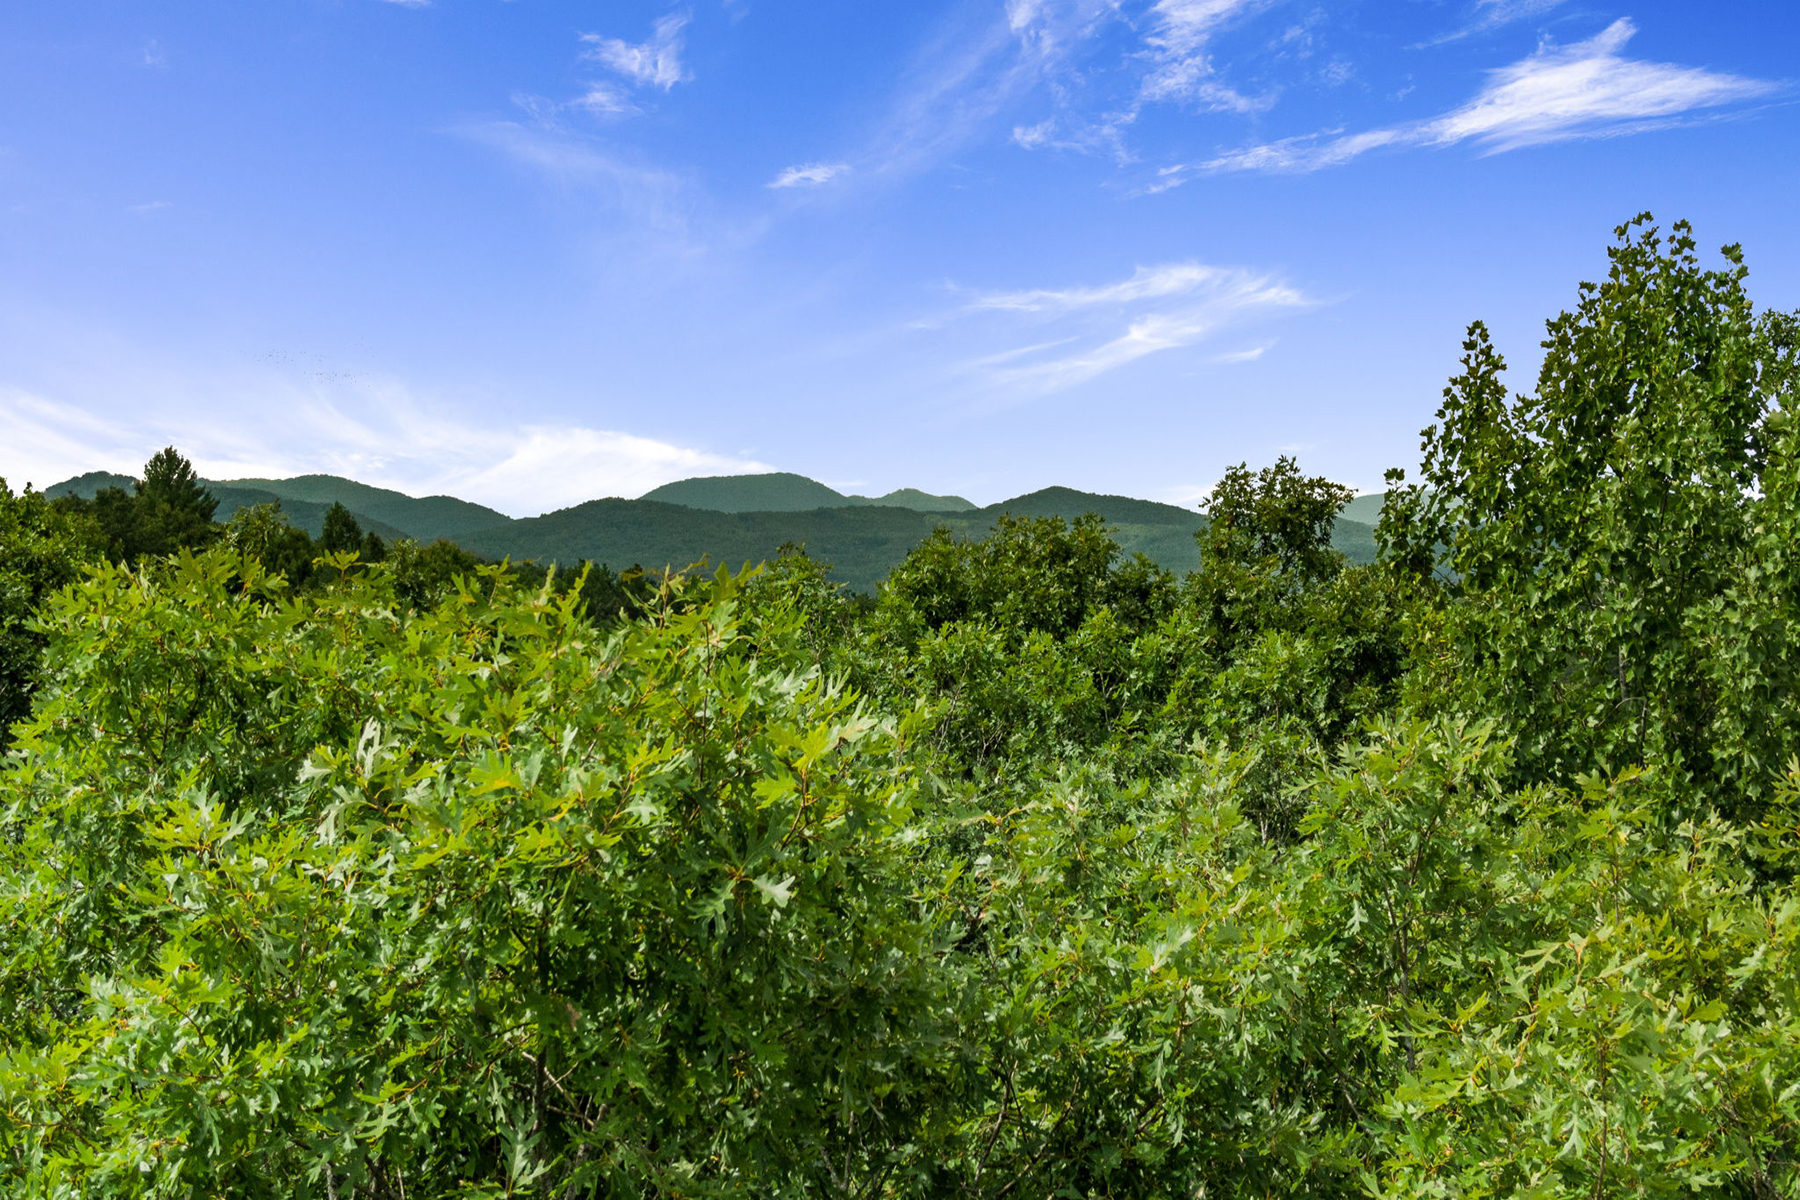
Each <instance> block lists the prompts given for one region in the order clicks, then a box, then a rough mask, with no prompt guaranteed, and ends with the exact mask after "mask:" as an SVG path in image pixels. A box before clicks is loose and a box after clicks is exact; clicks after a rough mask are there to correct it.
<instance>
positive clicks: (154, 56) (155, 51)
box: [141, 38, 169, 69]
mask: <svg viewBox="0 0 1800 1200" xmlns="http://www.w3.org/2000/svg"><path fill="white" fill-rule="evenodd" d="M141 61H142V62H143V64H144V65H145V66H146V67H150V68H152V69H160V68H162V67H166V66H168V65H169V55H168V53H167V52H166V51H164V50H163V48H162V43H161V42H159V41H157V40H156V39H155V38H151V39H150V40H149V41H147V42H145V43H144V53H143V58H142V60H141Z"/></svg>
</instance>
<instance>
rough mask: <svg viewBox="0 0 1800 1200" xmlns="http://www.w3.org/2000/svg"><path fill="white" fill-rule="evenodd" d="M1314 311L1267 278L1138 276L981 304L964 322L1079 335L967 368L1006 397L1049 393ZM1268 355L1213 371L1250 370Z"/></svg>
mask: <svg viewBox="0 0 1800 1200" xmlns="http://www.w3.org/2000/svg"><path fill="white" fill-rule="evenodd" d="M1313 303H1314V301H1313V300H1312V299H1310V298H1309V297H1307V296H1306V295H1305V294H1304V293H1302V292H1301V291H1300V290H1299V289H1297V288H1294V287H1292V286H1291V285H1289V284H1287V283H1285V282H1283V281H1282V280H1280V279H1278V278H1276V277H1275V276H1273V275H1271V274H1268V273H1266V272H1258V271H1251V270H1246V269H1244V268H1241V267H1214V266H1209V265H1207V264H1204V263H1195V262H1177V263H1165V264H1162V265H1159V266H1154V267H1138V268H1137V269H1136V270H1134V271H1133V272H1132V273H1131V275H1130V276H1128V277H1126V278H1124V279H1121V280H1117V281H1115V282H1112V283H1106V284H1099V285H1094V286H1082V287H1068V288H1033V289H1028V290H1021V291H1005V292H990V293H986V294H983V295H978V296H976V297H975V298H974V299H973V300H972V301H971V302H970V303H969V304H968V305H967V306H966V307H965V309H964V310H963V312H964V315H965V316H968V315H972V314H978V313H984V312H985V313H993V314H1012V315H1014V316H1015V317H1018V318H1024V319H1028V320H1030V321H1032V322H1034V323H1036V324H1038V325H1042V324H1043V323H1045V322H1049V323H1052V324H1054V325H1063V326H1065V327H1072V328H1073V329H1074V332H1072V333H1070V334H1069V335H1068V336H1064V337H1059V338H1054V339H1051V340H1039V341H1037V342H1034V343H1032V344H1030V345H1025V346H1020V347H1016V348H1013V349H1007V350H1003V351H1000V352H998V353H992V354H988V355H986V356H983V357H981V358H979V359H976V360H975V361H973V362H971V363H969V364H968V367H969V369H970V370H971V371H974V372H976V373H977V374H979V375H981V376H982V377H983V378H985V379H986V380H987V381H989V382H990V383H992V384H994V385H997V386H998V387H1000V388H1002V389H1008V390H1016V391H1024V392H1029V393H1039V394H1041V393H1047V392H1053V391H1058V390H1061V389H1064V388H1068V387H1073V386H1076V385H1077V384H1081V383H1085V382H1087V381H1089V380H1091V379H1094V378H1096V377H1098V376H1100V375H1104V374H1106V373H1107V372H1109V371H1114V370H1117V369H1118V368H1120V367H1124V366H1127V365H1129V364H1131V363H1134V362H1137V361H1138V360H1140V359H1143V358H1146V357H1148V356H1150V355H1153V354H1160V353H1163V352H1165V351H1170V350H1179V349H1182V348H1184V347H1187V346H1192V345H1195V344H1197V343H1200V342H1202V341H1205V340H1206V339H1208V338H1210V337H1211V336H1212V335H1214V334H1215V333H1217V332H1219V331H1221V330H1224V329H1227V328H1231V327H1235V326H1237V325H1239V324H1241V323H1243V322H1245V321H1250V320H1254V319H1257V318H1261V317H1268V316H1272V315H1275V314H1277V313H1280V312H1283V311H1292V310H1296V309H1300V308H1304V307H1307V306H1309V305H1311V304H1313ZM1070 347H1073V348H1070ZM1267 349H1268V345H1263V346H1259V347H1257V348H1255V349H1254V350H1252V351H1239V352H1237V353H1236V354H1232V355H1225V356H1221V357H1219V358H1216V359H1214V360H1213V361H1216V362H1226V361H1238V362H1241V361H1247V360H1248V359H1249V358H1253V357H1259V356H1260V355H1261V354H1262V353H1263V352H1264V351H1266V350H1267Z"/></svg>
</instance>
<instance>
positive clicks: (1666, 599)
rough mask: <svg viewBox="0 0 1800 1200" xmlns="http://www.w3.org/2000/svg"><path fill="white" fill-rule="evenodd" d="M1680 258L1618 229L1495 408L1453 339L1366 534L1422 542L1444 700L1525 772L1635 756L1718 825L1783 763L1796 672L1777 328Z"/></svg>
mask: <svg viewBox="0 0 1800 1200" xmlns="http://www.w3.org/2000/svg"><path fill="white" fill-rule="evenodd" d="M1694 246H1695V243H1694V239H1693V237H1692V234H1691V231H1690V230H1689V229H1688V227H1687V226H1686V225H1684V224H1678V225H1677V226H1676V227H1675V229H1674V232H1673V236H1672V237H1670V238H1669V239H1667V240H1666V241H1665V239H1664V238H1662V236H1661V235H1660V234H1659V233H1658V231H1657V230H1656V228H1655V227H1654V226H1652V225H1650V224H1649V220H1648V218H1647V217H1640V218H1638V219H1637V220H1636V221H1633V222H1632V223H1631V224H1629V225H1626V226H1621V227H1620V228H1619V230H1618V244H1617V245H1616V246H1614V247H1613V248H1612V249H1611V250H1610V251H1609V256H1610V258H1611V269H1610V271H1609V273H1608V277H1607V281H1606V282H1605V283H1603V284H1600V285H1594V284H1584V285H1582V288H1581V300H1580V304H1579V306H1578V307H1577V309H1576V311H1575V312H1573V313H1564V314H1562V315H1561V316H1560V317H1558V318H1556V319H1555V320H1553V321H1551V322H1550V323H1549V326H1548V337H1547V339H1546V341H1545V342H1544V348H1545V356H1544V362H1543V366H1542V368H1541V370H1540V372H1539V376H1538V386H1537V390H1536V393H1535V394H1533V395H1531V396H1522V397H1519V398H1518V399H1517V401H1516V402H1509V401H1508V399H1507V395H1506V391H1505V388H1504V386H1503V385H1502V383H1501V382H1500V376H1501V372H1502V371H1503V370H1504V366H1505V364H1504V362H1503V360H1502V359H1501V358H1500V356H1499V355H1498V354H1497V353H1496V352H1495V351H1494V349H1493V347H1492V346H1491V344H1490V343H1489V341H1488V337H1487V331H1486V330H1485V328H1483V327H1482V326H1481V325H1480V324H1477V325H1475V326H1473V327H1472V328H1471V330H1470V334H1469V340H1468V341H1467V342H1466V343H1465V346H1464V350H1465V356H1464V359H1463V373H1462V374H1461V375H1460V376H1458V377H1457V378H1456V379H1453V380H1452V381H1451V383H1450V386H1449V387H1448V388H1446V389H1445V392H1444V404H1443V407H1442V408H1441V409H1440V410H1439V413H1438V417H1439V423H1438V424H1437V425H1435V426H1433V427H1432V428H1431V429H1429V430H1427V431H1426V437H1425V443H1424V450H1425V462H1424V468H1423V479H1422V482H1421V483H1420V484H1419V485H1415V486H1414V487H1411V488H1406V489H1400V490H1399V491H1398V492H1396V493H1394V494H1392V495H1391V496H1390V503H1389V508H1388V514H1387V515H1386V516H1384V518H1383V527H1382V530H1383V532H1382V536H1383V538H1384V541H1385V543H1386V545H1387V547H1388V552H1389V555H1390V557H1391V558H1392V559H1393V560H1394V561H1395V562H1396V563H1398V564H1401V565H1402V566H1404V567H1406V568H1409V569H1411V570H1413V571H1415V572H1418V571H1421V570H1423V569H1425V568H1427V567H1428V566H1429V565H1430V564H1431V562H1432V560H1433V559H1434V558H1435V557H1436V548H1438V547H1443V548H1445V551H1444V554H1443V564H1444V567H1445V569H1446V571H1447V572H1448V575H1449V578H1450V580H1451V582H1450V585H1449V586H1450V590H1451V592H1452V594H1453V595H1455V596H1456V598H1457V601H1458V602H1457V603H1456V604H1455V605H1454V606H1453V607H1452V608H1451V609H1450V610H1449V616H1450V620H1449V622H1448V624H1447V626H1446V630H1445V637H1446V639H1447V641H1448V643H1449V645H1450V648H1451V649H1452V652H1453V661H1454V670H1455V672H1456V676H1455V677H1456V679H1457V680H1458V681H1459V682H1458V683H1457V684H1456V685H1454V686H1455V687H1456V688H1457V689H1458V690H1471V689H1472V690H1473V691H1474V692H1476V693H1477V694H1478V695H1479V697H1480V699H1479V701H1478V703H1479V704H1480V705H1482V706H1484V707H1488V708H1490V709H1492V710H1493V711H1495V712H1496V713H1498V714H1499V715H1501V716H1502V717H1503V718H1504V719H1505V720H1506V721H1507V722H1508V723H1509V725H1510V726H1511V727H1512V728H1514V729H1516V730H1517V732H1518V734H1519V737H1520V738H1521V757H1522V765H1523V766H1524V767H1525V768H1526V770H1527V773H1528V775H1529V776H1530V777H1532V778H1541V779H1556V778H1563V779H1566V778H1569V777H1571V776H1572V775H1573V774H1575V773H1577V772H1581V771H1587V770H1592V769H1596V768H1602V767H1607V766H1611V767H1614V768H1616V767H1620V766H1623V765H1625V764H1629V763H1649V762H1654V763H1656V764H1657V765H1658V769H1659V771H1661V772H1662V773H1663V774H1664V775H1665V777H1666V778H1667V779H1668V780H1669V782H1670V785H1671V787H1673V788H1675V789H1676V790H1677V792H1678V793H1679V794H1682V795H1687V796H1696V795H1704V796H1707V797H1709V798H1710V799H1709V801H1708V802H1707V804H1706V807H1709V808H1710V807H1720V808H1723V809H1725V810H1733V809H1735V808H1736V807H1737V806H1739V805H1741V804H1750V805H1752V806H1754V805H1756V804H1758V803H1760V802H1761V800H1762V798H1764V797H1766V795H1767V792H1768V788H1769V786H1770V784H1771V781H1772V779H1773V777H1774V774H1775V772H1776V771H1777V770H1778V769H1779V768H1780V766H1781V765H1782V764H1783V763H1785V762H1786V761H1787V759H1788V758H1789V757H1791V756H1792V755H1793V754H1794V753H1795V752H1796V751H1797V750H1800V742H1797V741H1796V732H1797V730H1796V727H1795V726H1794V725H1793V724H1792V723H1791V722H1787V721H1772V720H1769V719H1768V714H1770V713H1774V712H1779V711H1782V710H1783V709H1785V708H1787V707H1788V706H1790V705H1791V704H1792V703H1793V698H1794V696H1795V684H1796V682H1797V680H1800V642H1796V641H1795V638H1794V635H1793V634H1792V633H1791V632H1790V631H1791V630H1792V629H1794V628H1796V626H1795V625H1794V616H1795V613H1794V607H1793V605H1794V597H1795V596H1796V595H1797V594H1800V591H1797V585H1800V575H1797V574H1796V568H1797V567H1800V560H1796V558H1795V557H1794V554H1793V550H1792V547H1793V546H1794V545H1795V544H1796V538H1797V537H1800V525H1797V524H1796V521H1797V520H1800V507H1796V503H1795V501H1796V499H1800V496H1797V495H1796V491H1795V488H1796V485H1797V483H1800V474H1797V472H1800V466H1797V465H1796V464H1797V463H1800V459H1797V457H1796V454H1797V451H1800V445H1797V444H1796V438H1797V436H1800V435H1797V433H1796V431H1795V428H1794V424H1793V421H1792V418H1791V410H1792V409H1793V407H1794V404H1795V400H1796V394H1795V387H1796V380H1797V379H1800V373H1797V365H1800V359H1797V356H1800V336H1797V330H1800V322H1797V321H1796V318H1795V317H1793V316H1790V315H1785V314H1774V313H1768V314H1762V315H1758V314H1757V313H1756V312H1755V311H1754V309H1753V307H1752V305H1751V303H1750V300H1749V297H1748V296H1747V294H1746V293H1745V290H1744V278H1745V275H1746V269H1745V267H1744V265H1743V260H1742V255H1741V253H1740V252H1739V251H1738V249H1737V248H1736V247H1726V248H1725V250H1724V257H1725V259H1726V266H1725V268H1724V269H1719V270H1707V269H1703V268H1702V267H1701V266H1700V263H1699V261H1698V258H1697V256H1696V254H1695V251H1694Z"/></svg>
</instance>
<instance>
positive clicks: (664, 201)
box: [457, 121, 702, 254]
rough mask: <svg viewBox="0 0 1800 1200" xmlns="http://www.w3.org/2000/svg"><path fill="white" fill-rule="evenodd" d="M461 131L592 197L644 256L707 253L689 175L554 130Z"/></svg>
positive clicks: (474, 127) (487, 125)
mask: <svg viewBox="0 0 1800 1200" xmlns="http://www.w3.org/2000/svg"><path fill="white" fill-rule="evenodd" d="M457 132H458V133H460V134H461V135H462V136H464V137H466V138H468V139H470V140H471V141H474V142H477V143H479V144H481V145H484V146H487V147H490V148H491V149H493V150H496V151H498V152H499V153H501V154H503V155H505V156H506V158H508V159H510V160H511V161H513V162H515V163H517V164H519V165H520V166H523V167H526V168H528V169H530V170H532V171H535V172H537V173H538V174H540V175H542V176H544V177H545V178H546V179H548V180H549V181H551V182H552V183H554V184H556V185H558V186H559V187H563V188H568V189H571V190H578V191H581V192H585V193H588V194H591V195H592V196H593V197H594V198H595V199H596V200H597V201H598V202H599V203H600V204H602V205H604V206H605V207H606V208H607V209H609V210H611V211H612V212H614V213H616V214H617V215H618V217H620V218H622V220H617V221H613V222H611V224H612V226H613V227H614V228H615V230H616V231H617V233H618V234H619V236H620V237H621V238H622V239H626V240H628V241H629V242H630V244H632V245H633V246H634V247H636V248H637V250H639V251H645V250H655V251H658V252H678V253H681V254H691V253H694V252H696V251H698V250H700V249H701V248H702V246H701V239H700V238H699V237H698V236H697V235H696V233H695V224H694V218H695V209H696V206H697V205H698V204H699V199H698V197H697V195H696V189H695V186H694V184H693V182H692V180H691V179H690V178H689V177H687V176H686V175H683V174H681V173H679V172H676V171H672V170H669V169H667V168H665V167H660V166H656V165H654V164H646V163H642V162H637V161H634V160H632V159H628V158H626V157H623V156H621V155H619V154H616V153H613V152H611V151H609V150H606V149H603V148H601V147H599V146H597V145H594V144H593V143H592V142H590V141H586V140H583V139H580V138H577V137H574V136H571V135H570V134H568V133H567V132H565V131H563V130H560V129H558V128H556V127H554V126H544V125H538V124H522V123H519V122H514V121H484V122H475V123H471V124H467V125H463V126H461V127H459V128H458V129H457ZM646 235H648V236H649V237H650V239H651V241H649V242H646V241H645V240H644V238H645V236H646Z"/></svg>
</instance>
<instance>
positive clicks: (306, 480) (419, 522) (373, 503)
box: [208, 475, 512, 542]
mask: <svg viewBox="0 0 1800 1200" xmlns="http://www.w3.org/2000/svg"><path fill="white" fill-rule="evenodd" d="M208 486H209V487H212V488H213V493H214V495H218V489H219V488H221V487H226V488H251V489H254V490H256V491H259V492H268V493H271V494H273V495H276V496H279V497H281V499H282V500H283V501H288V500H297V501H304V502H306V503H308V504H319V505H323V506H324V507H326V508H329V507H330V506H331V505H332V504H334V503H336V504H342V505H343V506H344V507H345V508H347V509H349V510H350V511H351V512H353V513H355V514H357V519H358V520H363V518H365V517H367V518H369V519H371V520H373V521H376V522H382V523H385V524H387V525H389V526H391V527H392V528H394V529H400V530H405V531H406V536H408V537H414V538H417V539H418V540H419V541H421V542H434V541H436V540H437V539H438V538H449V539H450V540H452V541H460V540H462V538H463V537H464V536H466V535H468V534H471V533H475V532H477V531H479V530H486V529H492V528H494V527H496V526H500V525H505V524H508V523H509V522H510V521H511V520H512V518H511V517H509V516H507V515H506V514H505V513H503V512H498V511H496V510H494V509H491V508H488V507H486V506H485V505H481V504H473V503H471V502H469V501H467V500H458V499H457V498H456V497H454V496H422V497H420V496H408V495H407V494H406V493H405V492H396V491H393V490H392V489H390V488H378V487H371V486H369V485H368V484H366V483H357V482H356V481H355V480H353V479H344V478H342V477H340V476H337V475H296V476H295V477H294V478H292V479H227V480H223V481H221V482H220V483H217V484H208ZM285 507H286V506H285V505H284V508H285ZM298 523H299V522H298V521H296V522H295V524H298ZM363 526H364V528H369V527H370V526H369V522H368V521H363ZM383 536H384V537H385V536H387V535H385V534H383Z"/></svg>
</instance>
